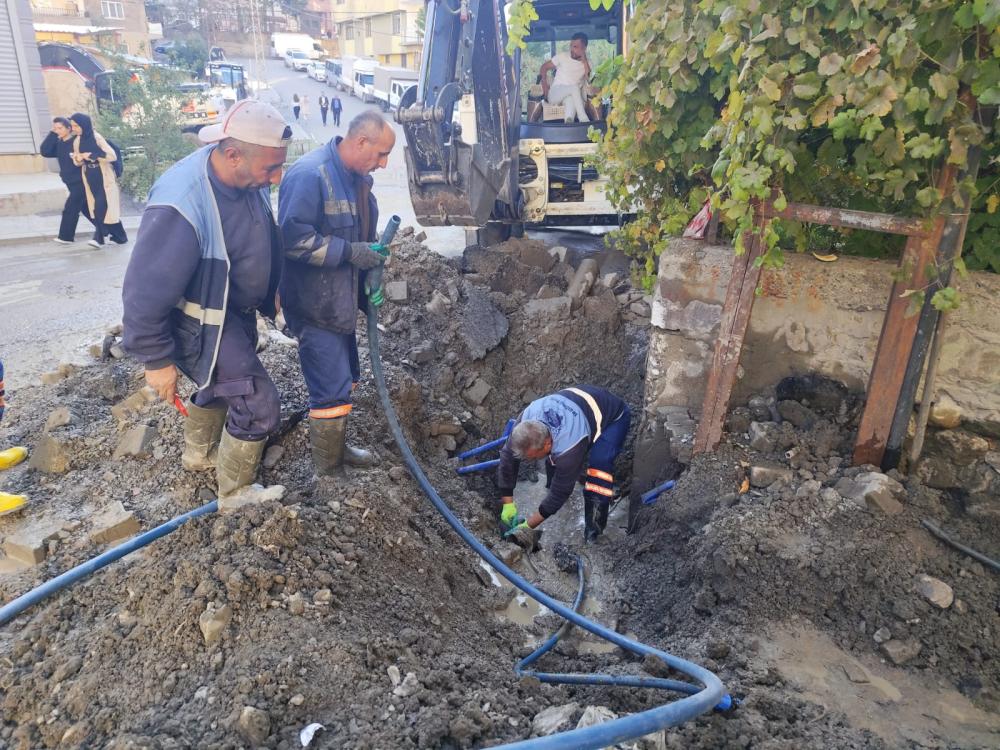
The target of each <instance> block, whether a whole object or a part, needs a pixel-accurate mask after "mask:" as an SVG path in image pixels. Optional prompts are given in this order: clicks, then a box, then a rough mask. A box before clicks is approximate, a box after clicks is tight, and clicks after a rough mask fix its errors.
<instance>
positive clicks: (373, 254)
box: [347, 242, 389, 271]
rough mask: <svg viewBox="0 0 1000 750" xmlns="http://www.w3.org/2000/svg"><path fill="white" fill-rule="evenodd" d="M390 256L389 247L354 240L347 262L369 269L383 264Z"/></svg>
mask: <svg viewBox="0 0 1000 750" xmlns="http://www.w3.org/2000/svg"><path fill="white" fill-rule="evenodd" d="M388 257H389V249H388V248H385V247H382V246H381V245H379V244H371V243H368V242H352V243H351V254H350V256H348V258H347V262H348V263H350V264H351V265H352V266H354V267H355V268H360V269H361V270H362V271H367V270H369V269H371V268H376V267H379V266H382V265H383V264H384V263H385V259H386V258H388Z"/></svg>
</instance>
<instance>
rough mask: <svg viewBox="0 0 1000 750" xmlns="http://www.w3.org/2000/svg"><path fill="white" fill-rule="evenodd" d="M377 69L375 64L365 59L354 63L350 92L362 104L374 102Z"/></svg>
mask: <svg viewBox="0 0 1000 750" xmlns="http://www.w3.org/2000/svg"><path fill="white" fill-rule="evenodd" d="M377 67H378V63H377V62H375V61H374V60H369V59H367V58H361V59H359V60H355V61H354V70H353V74H354V83H353V85H352V91H353V93H354V95H355V96H356V97H358V99H360V100H361V101H363V102H373V101H375V68H377Z"/></svg>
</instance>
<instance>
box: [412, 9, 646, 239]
mask: <svg viewBox="0 0 1000 750" xmlns="http://www.w3.org/2000/svg"><path fill="white" fill-rule="evenodd" d="M534 4H535V9H536V11H537V13H538V16H539V18H538V20H536V21H535V22H534V23H533V24H532V26H531V28H530V30H529V34H528V36H527V37H526V38H525V42H526V43H527V47H526V49H524V50H520V49H519V50H516V51H515V54H514V55H513V56H511V55H508V54H507V53H506V49H505V48H506V45H507V11H506V5H505V3H504V0H429V1H428V4H427V11H426V22H425V35H424V48H423V57H422V62H421V70H420V76H419V79H418V82H417V85H416V86H415V87H412V88H410V89H409V90H408V91H407V94H406V95H405V96H404V97H403V99H402V100H401V102H400V105H399V107H398V109H397V111H396V119H397V121H398V122H399V123H400V124H401V125H402V127H403V131H404V134H405V137H406V164H407V170H408V173H409V185H410V196H411V198H412V201H413V206H414V209H415V212H416V216H417V220H418V221H420V223H422V224H424V225H429V226H441V225H451V226H464V227H466V228H468V229H478V230H480V232H479V236H480V243H481V244H488V243H489V242H492V241H498V240H503V239H505V238H506V237H507V236H509V235H510V232H511V228H512V227H521V226H524V225H529V226H531V225H535V226H539V225H548V226H567V225H581V224H591V225H609V224H620V223H621V222H623V221H625V220H627V219H628V216H627V215H623V214H620V213H618V212H617V211H616V210H615V209H614V208H613V207H612V206H611V204H610V203H609V202H608V201H607V199H606V198H605V197H604V185H605V183H606V181H605V180H604V179H603V178H602V177H601V175H600V174H599V173H598V171H597V169H596V168H595V167H594V166H593V165H592V164H589V163H588V157H590V156H592V155H593V154H594V153H596V150H597V146H596V144H595V143H594V142H593V141H592V140H591V129H596V130H603V129H604V127H605V117H606V115H607V112H608V107H609V106H610V103H609V102H606V101H601V100H600V99H599V98H598V97H597V95H596V90H595V89H594V88H593V87H592V86H591V85H589V82H588V84H587V85H584V86H582V87H581V97H582V99H583V100H584V101H585V102H586V111H585V115H580V116H578V117H572V118H571V121H569V122H567V121H566V117H565V114H566V111H565V109H564V108H562V107H560V106H559V104H558V103H556V102H546V101H542V87H541V85H540V79H539V72H540V70H541V67H542V65H543V63H545V61H546V60H549V59H551V58H553V57H555V56H556V55H557V54H559V53H560V52H565V51H566V50H567V49H568V47H569V44H570V40H571V39H572V37H573V36H574V35H579V34H584V35H585V36H586V37H587V39H588V44H587V56H588V59H589V60H590V67H591V73H592V74H593V71H595V70H596V69H597V68H598V67H599V66H600V65H601V63H603V62H604V61H605V60H609V59H610V58H613V57H614V56H615V55H618V54H622V53H623V51H624V43H625V39H624V37H625V34H624V28H625V22H626V20H627V17H626V13H627V8H626V4H624V3H623V2H622V0H617V1H616V2H615V3H614V4H613V5H612V6H611V8H610V9H604V8H598V9H597V10H593V9H591V7H590V1H589V0H535V3H534ZM550 97H551V95H550ZM483 238H487V241H484V239H483Z"/></svg>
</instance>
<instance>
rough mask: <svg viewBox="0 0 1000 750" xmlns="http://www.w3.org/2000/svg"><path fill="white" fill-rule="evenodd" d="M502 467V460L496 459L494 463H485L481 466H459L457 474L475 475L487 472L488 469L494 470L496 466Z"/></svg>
mask: <svg viewBox="0 0 1000 750" xmlns="http://www.w3.org/2000/svg"><path fill="white" fill-rule="evenodd" d="M499 465H500V459H499V458H494V459H493V460H492V461H483V462H482V463H479V464H469V465H468V466H459V467H458V468H457V469H455V473H456V474H473V473H475V472H477V471H486V470H487V469H492V468H493V467H494V466H499Z"/></svg>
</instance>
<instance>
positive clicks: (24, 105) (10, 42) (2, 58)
mask: <svg viewBox="0 0 1000 750" xmlns="http://www.w3.org/2000/svg"><path fill="white" fill-rule="evenodd" d="M10 11H11V9H10V7H9V5H8V3H4V4H3V7H2V8H0V102H2V103H3V106H2V107H0V154H31V153H35V140H34V138H33V137H32V132H31V118H30V117H29V115H28V102H27V98H26V97H25V95H24V89H23V88H22V83H21V80H22V79H21V68H20V65H19V64H18V59H17V50H16V49H15V44H20V40H18V39H16V37H15V36H14V29H13V25H12V23H13V21H12V19H11V17H10ZM25 79H27V76H25Z"/></svg>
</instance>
